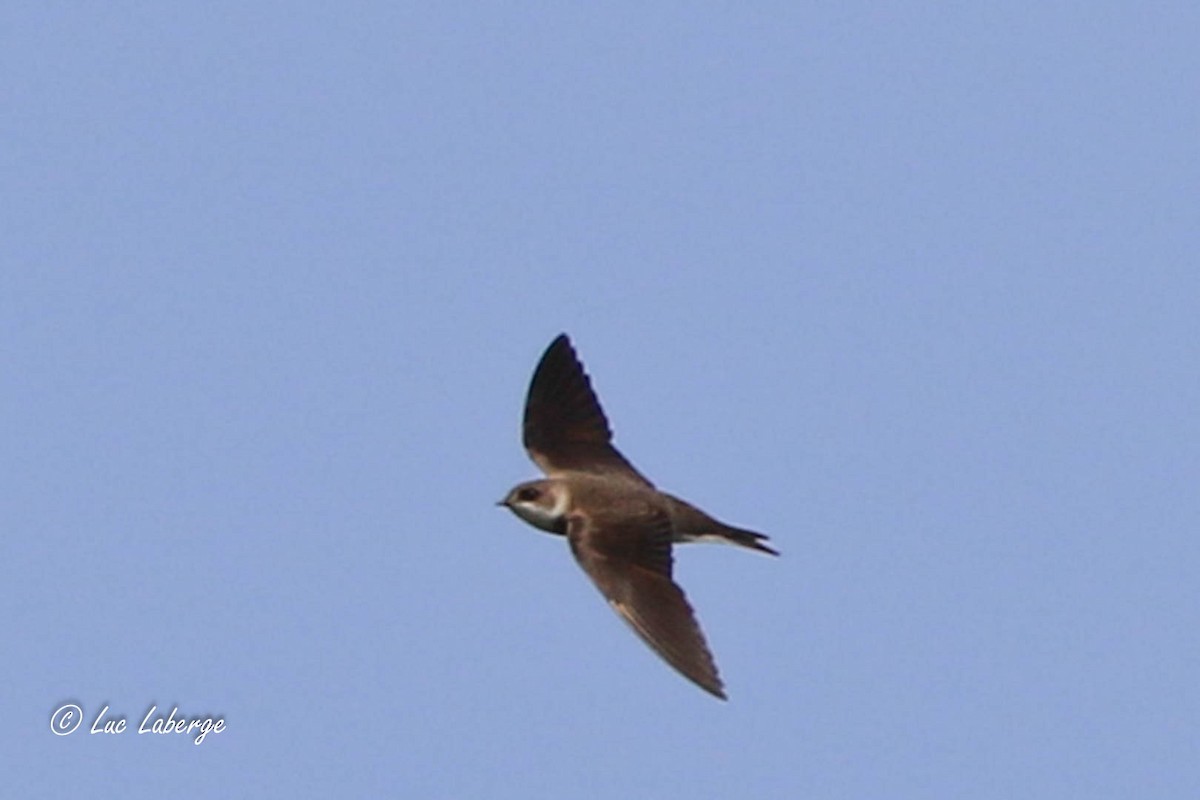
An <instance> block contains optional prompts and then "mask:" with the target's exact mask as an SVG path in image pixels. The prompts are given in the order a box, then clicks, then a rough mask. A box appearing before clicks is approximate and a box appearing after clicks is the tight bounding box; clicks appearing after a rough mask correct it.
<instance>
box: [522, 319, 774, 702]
mask: <svg viewBox="0 0 1200 800" xmlns="http://www.w3.org/2000/svg"><path fill="white" fill-rule="evenodd" d="M523 440H524V444H525V449H526V450H527V451H528V452H529V457H530V458H531V459H533V462H534V463H535V464H537V466H538V467H539V468H540V469H541V470H542V472H544V473H546V477H545V478H543V479H541V480H536V481H526V482H525V483H521V484H518V485H517V486H516V487H514V488H513V490H512V491H510V492H509V493H508V495H507V496H506V497H505V498H504V499H503V500H501V501H500V503H499V505H502V506H506V507H507V508H508V509H509V510H511V511H512V512H513V513H514V514H516V515H517V516H518V517H520V518H521V519H523V520H525V521H526V522H528V523H529V524H530V525H533V526H534V527H535V528H539V529H541V530H543V531H546V532H548V533H553V534H557V535H559V536H565V537H566V538H567V543H568V544H569V545H570V547H571V553H572V554H573V555H574V556H575V560H576V561H577V562H579V566H580V567H582V568H583V571H584V572H586V573H587V574H588V577H590V578H591V579H592V582H593V583H594V584H596V588H598V589H599V590H600V593H601V594H603V595H604V597H605V599H607V600H608V603H609V605H611V606H612V607H613V609H614V610H615V611H616V612H617V613H618V614H619V615H620V616H621V618H622V619H624V620H625V621H626V622H627V623H629V626H630V627H631V628H633V630H634V632H635V633H637V635H638V636H640V637H641V638H642V640H643V641H644V642H645V643H646V644H648V645H649V646H650V647H651V648H652V649H653V650H654V651H655V652H656V653H658V654H659V655H660V656H661V657H662V658H663V660H665V661H666V662H667V663H668V664H670V665H671V666H672V667H674V668H675V669H676V670H678V671H679V672H680V673H681V674H682V675H683V676H684V677H686V678H687V679H688V680H691V681H692V682H693V683H695V684H696V685H697V686H699V687H700V688H702V689H704V690H705V691H706V692H709V693H710V694H713V695H715V696H716V697H719V698H721V699H722V700H724V699H725V690H724V685H723V684H722V683H721V678H720V676H719V675H718V673H717V665H716V662H714V661H713V657H712V653H711V652H710V651H709V649H708V644H707V643H706V642H705V640H704V634H703V633H702V632H701V631H700V626H699V624H697V622H696V617H695V614H694V613H693V612H692V607H691V605H690V604H689V603H688V600H687V597H686V596H685V595H684V593H683V590H682V589H680V588H679V585H678V584H676V583H675V581H674V580H672V578H671V567H672V563H673V558H672V555H671V545H672V544H674V543H676V542H722V543H726V544H736V545H740V546H742V547H747V548H750V549H752V550H758V551H760V552H763V553H769V554H771V555H779V553H777V552H776V551H775V550H773V549H771V548H770V547H768V546H767V545H766V544H764V542H765V541H766V539H767V537H766V536H763V535H762V534H761V533H755V532H753V531H747V530H742V529H741V528H734V527H732V526H729V525H726V524H725V523H723V522H719V521H717V520H716V519H713V518H712V517H710V516H709V515H708V514H706V513H704V512H703V511H701V510H700V509H698V508H696V507H695V506H693V505H691V504H690V503H687V502H685V501H683V500H680V499H679V498H678V497H673V496H672V495H669V494H667V493H666V492H662V491H659V490H658V489H656V488H655V486H654V484H653V483H651V482H650V481H649V480H648V479H647V478H646V477H645V476H644V475H642V474H641V473H640V472H638V471H637V470H636V469H634V467H633V465H632V464H630V463H629V461H628V460H626V458H625V457H624V456H623V455H621V453H620V452H619V451H618V450H617V449H616V448H615V447H613V444H612V430H611V429H610V428H609V426H608V420H607V419H606V418H605V416H604V411H603V410H602V409H601V408H600V401H599V400H597V399H596V393H595V392H594V391H593V390H592V384H591V380H590V379H589V378H588V375H587V373H586V372H584V369H583V364H581V363H580V362H579V359H578V358H577V357H576V355H575V350H574V348H572V347H571V340H570V339H568V338H567V336H566V334H561V335H559V336H558V338H556V339H555V340H554V341H553V342H551V343H550V347H548V348H547V349H546V352H545V353H544V354H543V355H542V360H541V361H540V362H538V365H537V369H535V370H534V372H533V380H532V381H531V382H530V384H529V394H528V395H527V396H526V399H525V420H524V431H523Z"/></svg>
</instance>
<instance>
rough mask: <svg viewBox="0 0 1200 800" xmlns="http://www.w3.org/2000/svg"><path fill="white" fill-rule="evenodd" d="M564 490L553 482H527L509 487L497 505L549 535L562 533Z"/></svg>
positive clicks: (564, 508)
mask: <svg viewBox="0 0 1200 800" xmlns="http://www.w3.org/2000/svg"><path fill="white" fill-rule="evenodd" d="M569 499H570V498H569V497H568V495H567V487H566V486H564V485H563V484H562V483H560V482H558V481H554V480H540V481H527V482H525V483H521V484H518V485H517V486H515V487H513V489H512V491H510V492H509V493H508V494H507V495H506V496H505V498H504V499H503V500H501V501H500V502H499V503H497V505H501V506H505V507H507V508H508V510H509V511H511V512H513V513H514V514H516V515H517V516H518V517H520V518H521V519H523V520H525V521H526V522H528V523H529V524H530V525H532V526H533V527H535V528H540V529H541V530H544V531H547V532H549V533H558V534H561V533H564V532H565V531H566V527H567V504H568V501H569Z"/></svg>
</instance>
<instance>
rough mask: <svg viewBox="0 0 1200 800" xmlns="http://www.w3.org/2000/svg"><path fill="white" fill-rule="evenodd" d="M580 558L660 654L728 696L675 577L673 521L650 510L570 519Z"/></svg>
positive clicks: (693, 678) (710, 689) (719, 694)
mask: <svg viewBox="0 0 1200 800" xmlns="http://www.w3.org/2000/svg"><path fill="white" fill-rule="evenodd" d="M567 540H568V541H569V542H570V544H571V552H572V553H573V554H574V555H575V560H576V561H578V562H579V565H580V566H581V567H583V570H584V571H585V572H586V573H587V574H588V576H589V577H590V578H591V579H592V582H593V583H595V584H596V587H597V588H598V589H599V590H600V592H601V593H602V594H603V595H604V596H605V598H606V599H607V600H608V602H609V605H611V606H612V607H613V609H614V610H615V611H616V612H617V613H618V614H620V615H621V617H622V618H623V619H624V620H625V621H626V622H627V623H629V626H630V627H632V628H633V630H634V631H635V632H636V633H637V635H638V636H640V637H641V638H642V640H643V641H645V642H646V644H648V645H650V647H652V648H653V649H654V651H655V652H656V653H658V654H659V655H660V656H662V658H663V659H664V660H665V661H666V662H667V663H668V664H670V665H671V666H672V667H674V668H675V669H677V670H678V671H679V672H680V673H681V674H682V675H683V676H684V677H686V678H688V679H689V680H691V681H692V682H693V683H695V684H696V685H697V686H699V687H700V688H702V689H704V690H705V691H706V692H709V693H710V694H713V695H716V696H717V697H719V698H721V699H722V700H724V699H725V691H724V688H723V685H722V683H721V678H720V676H719V675H718V674H717V665H716V663H715V662H714V661H713V657H712V653H711V652H710V651H709V649H708V644H707V643H706V642H705V641H704V634H703V633H702V632H701V631H700V626H699V624H698V623H697V622H696V617H695V614H694V613H693V612H692V607H691V605H690V604H689V603H688V600H687V597H686V596H685V595H684V593H683V590H682V589H680V588H679V586H678V585H677V584H676V583H675V582H674V581H673V580H671V564H672V559H671V521H670V518H669V517H668V516H667V514H666V513H665V512H662V511H660V510H655V511H648V512H647V513H646V514H645V515H644V516H643V517H642V518H640V519H636V518H635V519H633V520H629V521H623V522H610V523H605V522H599V523H598V522H595V521H593V520H591V519H590V518H589V517H588V516H587V515H585V514H572V515H570V516H569V517H568V518H567Z"/></svg>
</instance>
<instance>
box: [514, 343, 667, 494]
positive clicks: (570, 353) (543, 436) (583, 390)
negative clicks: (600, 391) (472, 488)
mask: <svg viewBox="0 0 1200 800" xmlns="http://www.w3.org/2000/svg"><path fill="white" fill-rule="evenodd" d="M523 441H524V444H525V449H526V450H527V451H529V457H530V458H532V459H533V461H534V463H535V464H537V465H538V466H539V467H540V468H541V469H542V471H543V472H545V473H546V474H547V475H550V476H554V475H557V474H560V473H562V472H565V471H579V472H591V473H596V474H607V475H619V476H621V477H624V478H631V479H633V480H634V481H636V482H638V483H641V484H645V485H646V486H650V485H651V483H650V481H648V480H646V478H645V477H643V476H642V475H641V473H639V472H638V471H637V470H636V469H634V468H633V465H632V464H630V463H629V461H627V460H626V458H625V457H624V456H623V455H621V454H620V453H619V452H618V451H617V449H616V448H615V447H613V446H612V431H611V430H610V429H609V427H608V420H607V419H606V418H605V416H604V411H603V410H602V409H601V408H600V401H599V400H597V399H596V393H595V392H594V391H592V383H591V381H590V380H589V379H588V376H587V373H586V372H584V371H583V365H582V364H580V363H579V359H578V358H577V357H576V356H575V350H574V349H573V348H572V347H571V341H570V339H568V338H567V336H566V334H560V335H559V336H558V338H556V339H555V340H554V341H553V342H551V343H550V346H549V347H548V348H547V349H546V352H545V353H544V354H543V355H542V360H541V361H539V362H538V365H537V369H535V370H534V372H533V380H532V381H530V383H529V394H528V396H527V397H526V399H525V423H524V430H523Z"/></svg>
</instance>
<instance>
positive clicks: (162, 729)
mask: <svg viewBox="0 0 1200 800" xmlns="http://www.w3.org/2000/svg"><path fill="white" fill-rule="evenodd" d="M156 711H158V706H157V705H152V706H150V710H149V711H147V712H146V716H144V717H142V721H141V724H139V725H138V729H137V732H138V733H139V734H142V733H160V734H168V733H186V734H189V735H191V734H195V738H194V739H193V740H192V743H193V744H201V743H202V742H203V741H204V737H205V736H208V734H210V733H222V732H224V730H225V719H224V717H216V718H215V719H214V718H213V717H192V718H191V719H188V718H187V717H182V716H181V717H178V718H176V716H175V715H176V714H178V713H179V708H178V707H172V708H171V713H170V714H169V715H167V716H165V717H164V716H162V715H161V714H160V715H159V716H157V717H155V716H154V712H156ZM107 713H108V706H105V707H104V708H102V709H100V713H99V714H97V715H96V719H95V720H93V721H92V733H124V732H125V727H126V725H125V718H124V717H119V718H116V719H105V715H106V714H107Z"/></svg>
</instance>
